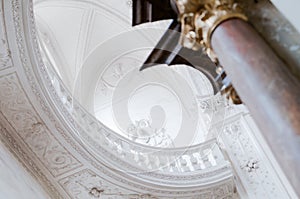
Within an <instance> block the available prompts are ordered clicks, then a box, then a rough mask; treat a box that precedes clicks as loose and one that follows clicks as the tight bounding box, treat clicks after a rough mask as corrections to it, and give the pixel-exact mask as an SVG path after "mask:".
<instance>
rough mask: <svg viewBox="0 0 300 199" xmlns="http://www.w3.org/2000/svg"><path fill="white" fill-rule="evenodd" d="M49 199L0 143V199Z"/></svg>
mask: <svg viewBox="0 0 300 199" xmlns="http://www.w3.org/2000/svg"><path fill="white" fill-rule="evenodd" d="M17 198H22V199H44V198H50V197H49V196H48V195H47V194H46V193H45V191H44V190H43V188H42V187H41V186H40V185H39V184H38V183H37V181H36V180H35V179H34V178H33V177H32V176H31V175H30V174H29V173H28V172H27V171H26V170H25V169H24V168H23V167H22V165H21V164H20V163H19V162H18V161H17V160H16V158H14V157H13V155H12V154H11V153H10V152H9V150H8V149H7V148H6V147H5V146H4V145H3V143H2V142H1V141H0V199H17Z"/></svg>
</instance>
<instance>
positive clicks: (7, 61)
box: [0, 3, 12, 71]
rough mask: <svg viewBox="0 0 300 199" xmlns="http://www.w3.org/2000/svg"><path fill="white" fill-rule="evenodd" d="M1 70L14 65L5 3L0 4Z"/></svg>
mask: <svg viewBox="0 0 300 199" xmlns="http://www.w3.org/2000/svg"><path fill="white" fill-rule="evenodd" d="M0 16H1V17H0V71H1V70H4V69H6V68H10V67H12V60H11V53H10V50H9V46H8V41H7V33H6V32H5V30H6V29H5V21H4V19H5V18H4V9H3V3H1V4H0Z"/></svg>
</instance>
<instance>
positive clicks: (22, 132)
mask: <svg viewBox="0 0 300 199" xmlns="http://www.w3.org/2000/svg"><path fill="white" fill-rule="evenodd" d="M0 90H1V93H0V107H1V112H2V113H3V115H4V117H5V118H6V119H7V121H8V122H9V123H10V125H11V126H12V127H13V128H14V129H15V130H16V132H18V134H19V136H20V137H21V139H22V140H23V141H24V142H25V143H26V144H27V146H28V147H29V148H30V149H31V150H32V152H33V153H34V154H35V155H36V156H37V157H38V158H39V160H40V161H41V162H42V163H43V164H44V166H45V167H46V168H48V169H49V171H50V173H51V174H52V175H53V176H54V177H57V176H59V175H62V174H64V173H66V172H69V171H71V170H74V169H76V168H78V167H81V166H82V165H81V163H80V162H79V161H78V160H77V159H75V158H74V157H73V156H72V155H71V154H70V153H69V152H68V151H67V150H66V149H65V148H64V147H63V146H62V145H61V144H60V143H59V142H58V141H57V140H56V139H55V138H54V137H53V136H52V134H51V133H50V130H49V129H48V127H47V126H46V125H44V124H43V122H42V119H41V118H40V117H39V115H38V114H37V113H36V111H35V110H34V108H33V106H32V104H30V102H29V101H28V98H27V96H26V94H25V93H24V91H23V89H22V86H21V85H20V82H19V80H18V78H17V76H16V74H10V75H7V76H5V77H1V78H0Z"/></svg>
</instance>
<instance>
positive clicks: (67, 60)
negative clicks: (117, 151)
mask: <svg viewBox="0 0 300 199" xmlns="http://www.w3.org/2000/svg"><path fill="white" fill-rule="evenodd" d="M34 3H35V4H34V5H35V9H34V11H35V15H36V23H37V28H38V30H39V35H40V38H41V46H42V48H44V52H46V56H47V57H48V60H50V61H51V62H52V64H53V65H54V67H55V68H56V69H57V71H58V73H59V74H60V76H61V78H62V80H63V81H64V83H65V84H66V85H67V87H68V88H69V90H70V91H71V92H72V93H73V95H74V96H75V97H76V98H77V99H78V100H79V101H80V102H81V104H82V105H83V106H84V107H85V108H86V109H87V110H89V111H90V112H91V113H92V114H94V115H95V116H96V117H97V118H98V119H99V120H100V121H101V122H103V123H104V124H106V125H107V126H109V127H110V128H111V129H113V130H114V131H116V132H118V133H120V134H123V135H124V136H127V137H128V136H129V137H132V136H133V137H135V136H138V137H141V136H142V134H143V133H144V134H145V133H146V134H147V136H148V137H149V136H150V137H152V136H153V135H156V134H159V133H161V134H163V135H162V136H163V137H164V138H163V139H164V140H167V141H164V142H166V143H169V142H171V143H172V146H183V145H190V144H191V142H192V143H194V144H196V143H199V142H203V141H204V140H205V139H206V136H207V134H208V129H209V127H210V124H211V120H212V119H213V116H212V115H207V114H206V115H205V114H204V113H203V112H201V111H200V109H199V106H198V105H199V102H200V101H201V100H202V99H207V98H208V97H211V96H212V94H213V90H212V86H211V85H210V83H209V81H208V79H207V78H206V77H205V76H204V75H203V74H201V73H200V72H198V71H195V70H194V69H190V68H188V67H184V66H177V67H172V68H170V67H167V66H161V67H158V68H155V69H149V70H146V71H143V72H139V71H138V69H139V68H140V66H141V65H142V63H143V62H144V60H145V59H146V58H147V56H148V54H149V53H150V52H151V50H152V48H153V47H154V46H155V44H156V43H157V42H158V41H159V39H160V38H161V36H162V34H163V33H164V32H165V30H166V29H167V27H168V25H169V23H170V21H161V22H155V23H150V24H143V25H140V26H138V27H134V28H132V27H131V1H126V0H113V1H112V0H85V1H75V0H64V1H61V0H60V1H58V0H51V1H50V0H40V1H35V2H34ZM195 73H196V74H198V75H196V76H195V75H192V76H191V74H195ZM196 84H197V86H196ZM199 88H200V89H199ZM153 110H154V112H153ZM155 110H156V111H155ZM153 113H154V115H153ZM157 118H161V120H163V122H161V124H160V126H157V125H156V123H155V122H154V121H157V120H158V119H157ZM140 122H146V123H145V125H146V126H144V127H143V128H142V129H141V128H140V127H139V125H140V124H142V123H140ZM153 125H154V126H153ZM133 127H134V128H135V129H138V130H135V131H134V132H133V131H130V129H132V128H133ZM181 132H185V133H184V136H183V133H181ZM186 132H189V133H186ZM129 134H130V135H129ZM160 136H161V135H160ZM154 137H155V136H154ZM159 139H160V140H151V139H150V140H149V139H148V138H146V139H144V138H141V139H138V140H136V141H139V142H142V143H145V142H147V143H148V144H151V143H152V144H151V145H156V146H158V145H159V146H163V145H164V146H167V145H169V144H164V142H163V143H162V142H161V138H159ZM170 139H171V141H170ZM153 143H156V144H153ZM157 143H161V144H157ZM170 146H171V145H170Z"/></svg>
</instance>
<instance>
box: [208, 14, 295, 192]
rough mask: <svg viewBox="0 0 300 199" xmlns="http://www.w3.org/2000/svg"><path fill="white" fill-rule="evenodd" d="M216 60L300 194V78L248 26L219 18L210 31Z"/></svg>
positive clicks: (245, 23)
mask: <svg viewBox="0 0 300 199" xmlns="http://www.w3.org/2000/svg"><path fill="white" fill-rule="evenodd" d="M211 45H212V49H213V50H214V52H215V54H216V56H217V58H218V60H219V62H220V63H221V65H222V66H223V67H224V69H225V71H226V73H227V75H228V76H229V77H230V79H231V80H232V83H233V86H234V87H235V89H236V90H237V92H238V93H239V96H240V97H241V99H242V101H243V102H244V103H245V104H246V105H247V107H248V108H249V110H250V112H251V114H252V116H253V118H254V120H255V121H256V123H257V125H258V126H259V128H260V130H261V132H262V133H263V135H264V137H265V138H266V140H267V142H268V143H269V146H270V147H271V149H272V151H273V153H274V155H275V156H276V158H277V160H278V162H279V164H280V165H281V167H282V169H283V171H284V172H285V174H286V175H287V177H288V178H289V180H290V182H291V184H292V185H293V186H294V189H295V191H296V192H297V194H298V195H299V196H300V190H299V189H298V188H299V187H300V166H299V165H300V83H299V80H298V79H297V78H295V77H294V76H293V75H292V74H291V73H290V71H289V70H288V68H287V66H285V64H284V63H283V61H281V60H280V59H279V58H278V57H277V55H276V54H275V53H274V52H273V50H272V49H271V48H270V47H269V46H268V44H267V43H266V42H265V41H264V40H263V39H262V38H261V36H260V35H259V34H258V33H257V32H256V31H255V30H254V29H253V28H252V26H251V25H250V24H249V23H247V22H245V21H243V20H241V19H234V18H233V19H229V20H226V21H224V22H222V23H221V24H220V25H218V27H217V28H216V29H215V30H214V32H213V33H212V36H211Z"/></svg>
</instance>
